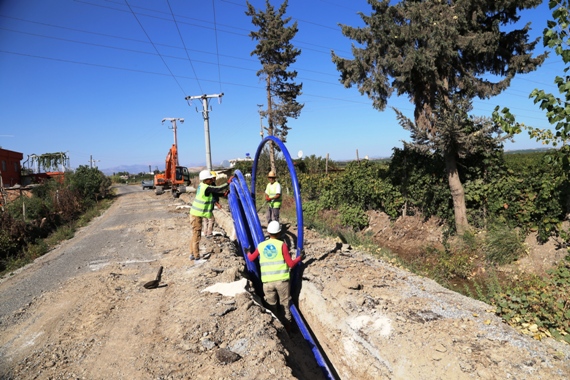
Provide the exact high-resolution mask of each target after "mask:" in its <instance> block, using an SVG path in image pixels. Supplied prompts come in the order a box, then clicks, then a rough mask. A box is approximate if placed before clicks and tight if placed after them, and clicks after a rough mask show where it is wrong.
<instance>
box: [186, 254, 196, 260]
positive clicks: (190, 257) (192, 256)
mask: <svg viewBox="0 0 570 380" xmlns="http://www.w3.org/2000/svg"><path fill="white" fill-rule="evenodd" d="M188 258H189V259H190V260H196V258H195V257H194V255H190V256H189V257H188Z"/></svg>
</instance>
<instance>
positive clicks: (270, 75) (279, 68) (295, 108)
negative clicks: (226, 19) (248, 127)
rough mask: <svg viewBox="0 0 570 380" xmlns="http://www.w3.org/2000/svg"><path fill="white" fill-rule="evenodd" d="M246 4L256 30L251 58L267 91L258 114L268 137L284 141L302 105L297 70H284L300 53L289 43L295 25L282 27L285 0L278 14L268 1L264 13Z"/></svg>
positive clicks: (253, 32) (253, 36)
mask: <svg viewBox="0 0 570 380" xmlns="http://www.w3.org/2000/svg"><path fill="white" fill-rule="evenodd" d="M246 3H247V11H246V12H245V13H246V15H248V16H250V17H251V19H252V23H253V25H255V26H256V27H258V28H259V30H258V31H252V32H251V33H250V34H249V36H250V37H251V38H252V39H253V40H256V41H258V43H257V46H256V47H255V50H253V51H252V52H251V55H257V57H258V58H259V61H260V62H261V66H262V68H261V70H259V71H258V72H257V76H258V77H260V78H262V79H265V88H266V92H267V109H266V111H262V112H260V114H261V116H262V117H267V124H268V127H267V132H268V134H269V136H275V137H278V138H279V139H281V141H283V142H286V140H287V134H288V133H289V129H290V128H289V126H288V125H287V120H288V118H294V119H296V118H298V117H299V115H300V113H301V109H302V108H303V105H302V104H300V103H298V102H297V97H298V96H299V95H301V90H302V88H303V85H302V84H296V83H295V82H294V79H295V78H296V77H297V71H295V70H288V69H289V66H290V65H292V64H293V63H295V62H296V60H297V57H298V56H299V55H300V54H301V50H299V49H297V48H295V47H294V46H293V45H292V44H291V40H292V39H293V38H294V37H295V35H296V34H297V31H298V29H297V23H296V22H295V23H293V24H292V25H291V26H286V25H287V24H288V23H289V22H290V21H291V17H287V18H284V16H285V12H286V10H287V5H288V1H287V0H285V1H284V2H283V3H282V4H281V6H280V7H279V10H278V11H276V10H275V8H274V7H273V6H272V5H271V4H270V3H269V0H266V2H265V10H264V11H262V10H260V11H257V10H256V9H255V8H254V7H253V6H252V5H251V4H250V3H249V2H246ZM270 147H271V148H270V149H271V156H270V158H271V169H272V170H273V171H275V163H274V160H275V158H274V156H275V146H274V145H273V144H270Z"/></svg>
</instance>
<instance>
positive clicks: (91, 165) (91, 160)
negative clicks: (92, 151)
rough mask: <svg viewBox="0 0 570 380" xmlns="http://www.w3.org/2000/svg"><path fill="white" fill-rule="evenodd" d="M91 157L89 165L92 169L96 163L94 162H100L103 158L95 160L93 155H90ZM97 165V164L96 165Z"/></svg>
mask: <svg viewBox="0 0 570 380" xmlns="http://www.w3.org/2000/svg"><path fill="white" fill-rule="evenodd" d="M89 157H90V158H89V166H90V168H91V169H93V163H94V162H99V161H101V160H94V159H93V155H90V156H89ZM95 167H97V166H95Z"/></svg>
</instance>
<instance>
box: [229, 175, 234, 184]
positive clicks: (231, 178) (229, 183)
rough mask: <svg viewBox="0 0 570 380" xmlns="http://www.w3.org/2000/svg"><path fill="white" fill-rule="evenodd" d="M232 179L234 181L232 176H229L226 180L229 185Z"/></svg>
mask: <svg viewBox="0 0 570 380" xmlns="http://www.w3.org/2000/svg"><path fill="white" fill-rule="evenodd" d="M232 179H234V176H231V177H230V178H228V184H230V183H231V182H232Z"/></svg>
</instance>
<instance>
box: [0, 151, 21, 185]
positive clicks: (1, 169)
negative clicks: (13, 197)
mask: <svg viewBox="0 0 570 380" xmlns="http://www.w3.org/2000/svg"><path fill="white" fill-rule="evenodd" d="M22 158H24V155H23V154H22V153H20V152H13V151H11V150H6V149H2V148H0V173H2V183H3V184H4V187H12V186H14V185H16V184H21V170H20V169H21V166H20V162H21V161H22Z"/></svg>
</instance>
